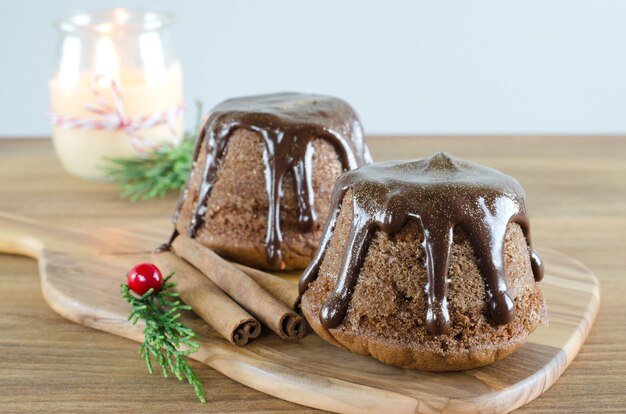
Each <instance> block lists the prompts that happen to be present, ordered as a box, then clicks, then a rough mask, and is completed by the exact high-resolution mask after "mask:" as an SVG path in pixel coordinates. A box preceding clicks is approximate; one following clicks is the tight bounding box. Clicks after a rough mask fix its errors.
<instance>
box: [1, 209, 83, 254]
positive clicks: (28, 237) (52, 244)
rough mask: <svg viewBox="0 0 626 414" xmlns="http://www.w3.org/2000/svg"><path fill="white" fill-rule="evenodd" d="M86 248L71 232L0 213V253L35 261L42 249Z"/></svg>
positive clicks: (67, 249) (69, 249)
mask: <svg viewBox="0 0 626 414" xmlns="http://www.w3.org/2000/svg"><path fill="white" fill-rule="evenodd" d="M86 247H87V246H85V245H84V244H83V243H81V242H80V241H79V240H76V237H75V235H74V234H73V232H70V231H66V230H63V229H60V228H55V227H48V226H45V225H43V224H41V223H38V222H36V221H34V220H30V219H28V218H25V217H20V216H16V215H14V214H10V213H5V212H2V211H0V253H8V254H18V255H22V256H28V257H32V258H35V259H37V258H39V256H40V255H41V252H42V251H43V250H44V248H48V249H52V250H64V251H72V250H76V249H79V250H84V249H85V248H86Z"/></svg>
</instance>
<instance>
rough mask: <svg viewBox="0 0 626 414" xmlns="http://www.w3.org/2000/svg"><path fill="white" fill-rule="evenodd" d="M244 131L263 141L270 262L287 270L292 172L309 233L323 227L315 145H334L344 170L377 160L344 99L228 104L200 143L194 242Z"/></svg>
mask: <svg viewBox="0 0 626 414" xmlns="http://www.w3.org/2000/svg"><path fill="white" fill-rule="evenodd" d="M239 129H245V130H248V131H252V132H254V133H257V134H259V135H260V136H261V137H262V138H263V143H264V152H263V164H264V171H265V182H266V191H267V196H268V201H269V208H268V220H267V233H266V237H265V247H266V254H267V261H268V263H269V264H271V265H272V266H273V267H277V268H282V267H283V266H284V264H283V258H282V251H281V246H282V233H281V228H280V205H281V197H282V184H283V179H284V177H285V175H286V174H287V173H288V172H291V174H292V175H293V178H294V182H295V187H296V188H295V190H296V191H295V193H296V201H297V209H298V226H299V228H300V229H301V230H302V231H303V232H309V231H312V230H313V229H314V226H315V224H316V222H317V213H316V211H315V199H314V193H313V178H312V176H313V174H312V160H313V146H312V145H311V143H312V141H313V140H315V139H322V140H325V141H327V142H329V143H331V144H332V145H333V146H334V148H335V150H336V151H337V154H338V156H339V159H340V161H341V164H342V166H343V168H344V171H346V170H351V169H354V168H357V167H359V166H361V165H364V164H366V163H369V162H371V157H370V155H369V151H368V149H367V147H366V146H365V144H364V142H363V134H362V130H361V126H360V124H359V121H358V119H357V117H356V114H355V113H354V112H353V110H352V109H351V108H350V106H348V105H347V104H346V103H345V102H343V101H341V100H339V99H335V98H330V97H326V96H317V95H301V94H294V93H288V94H277V95H263V96H255V97H249V98H239V99H232V100H228V101H225V102H223V103H222V104H220V105H218V106H217V107H216V108H215V109H214V110H213V111H212V112H211V114H210V115H209V116H208V118H207V120H206V122H205V124H204V126H203V128H202V130H201V132H200V135H199V138H198V142H197V144H196V150H195V153H194V163H195V162H196V161H197V159H198V156H199V154H200V146H201V145H205V146H206V147H207V160H206V163H205V165H204V169H203V171H202V177H203V179H202V184H201V187H200V192H199V197H198V200H197V203H196V205H195V207H194V213H193V216H192V219H191V224H190V227H189V236H190V237H194V236H195V234H196V232H197V230H198V229H199V228H200V227H201V226H202V224H203V223H204V219H205V216H206V212H207V203H208V199H209V195H210V193H211V190H212V188H213V185H214V183H215V180H216V179H217V173H218V169H219V165H220V160H221V159H222V158H223V156H224V154H225V151H226V147H227V144H228V140H229V138H230V136H232V134H233V133H234V132H235V131H236V130H239ZM189 181H191V180H188V182H189ZM186 191H187V190H185V192H186ZM184 196H185V193H183V197H184ZM183 200H184V198H181V200H180V201H179V207H178V209H177V212H176V213H175V214H174V221H176V218H177V217H178V214H179V211H180V208H181V206H182V201H183Z"/></svg>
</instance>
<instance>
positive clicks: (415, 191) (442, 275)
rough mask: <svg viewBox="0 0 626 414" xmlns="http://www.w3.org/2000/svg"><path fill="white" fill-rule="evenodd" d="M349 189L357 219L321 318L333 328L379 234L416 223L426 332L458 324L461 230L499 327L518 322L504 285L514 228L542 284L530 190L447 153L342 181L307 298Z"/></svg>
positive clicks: (310, 272) (376, 167) (308, 273)
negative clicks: (454, 268)
mask: <svg viewBox="0 0 626 414" xmlns="http://www.w3.org/2000/svg"><path fill="white" fill-rule="evenodd" d="M348 190H351V191H352V207H353V211H354V216H353V221H352V227H351V229H350V234H349V241H348V245H347V246H346V249H345V253H344V256H343V262H342V265H341V270H340V272H339V276H338V278H337V283H336V285H335V288H334V291H333V292H332V293H331V295H330V297H329V298H328V299H327V300H326V302H325V303H324V305H323V306H322V309H321V311H320V321H321V323H322V325H323V326H324V327H325V328H326V329H331V328H334V327H337V326H338V325H339V324H340V323H341V322H342V321H343V319H344V317H345V314H346V311H347V310H348V305H349V304H350V300H351V296H352V293H353V291H354V287H355V286H356V283H357V278H358V272H359V271H360V268H361V266H362V264H363V260H364V258H365V255H366V253H367V249H368V247H369V241H370V240H371V238H372V236H373V235H374V233H375V231H376V230H381V231H384V232H385V233H388V234H394V233H397V232H398V231H400V230H401V229H402V227H403V226H404V225H405V224H406V222H407V221H408V220H417V221H418V222H419V223H420V225H421V228H422V231H423V236H424V241H423V243H422V248H423V249H424V253H425V266H426V280H427V282H426V286H425V288H424V290H425V293H426V298H427V314H426V328H427V329H428V331H429V332H431V333H433V334H436V335H438V334H442V333H445V332H447V331H448V330H449V328H450V325H451V321H450V314H449V312H448V297H447V296H448V284H449V278H448V269H449V264H450V251H451V247H452V237H453V232H454V228H455V227H456V226H460V227H462V228H463V229H464V230H465V231H466V233H467V235H468V237H469V239H470V240H471V243H472V246H473V248H474V252H475V254H476V256H477V258H478V265H479V267H480V270H481V273H482V275H483V278H484V281H485V286H486V290H487V300H488V307H489V313H490V315H491V317H492V319H493V320H494V322H495V323H497V324H505V323H508V322H510V321H511V320H513V318H514V317H515V303H514V302H513V299H511V297H510V296H509V294H508V293H507V286H506V284H505V281H504V280H505V279H504V257H503V253H504V238H505V233H506V228H507V225H508V224H509V223H510V222H515V223H518V224H519V225H520V226H521V228H522V230H523V232H524V235H525V237H526V240H527V243H528V249H529V254H530V259H531V265H532V270H533V274H534V276H535V280H537V281H539V280H541V279H542V277H543V265H542V263H541V259H540V258H539V255H538V254H537V252H535V251H534V250H533V249H532V246H531V241H530V231H529V225H528V215H527V213H526V205H525V200H524V190H523V189H522V187H521V186H520V185H519V183H518V182H517V181H516V180H515V179H514V178H512V177H510V176H507V175H505V174H502V173H500V172H498V171H496V170H494V169H491V168H488V167H484V166H481V165H478V164H474V163H471V162H469V161H464V160H460V159H457V158H454V157H452V156H450V155H448V154H446V153H441V152H440V153H437V154H435V155H433V156H432V157H430V158H427V159H423V160H418V161H400V162H385V163H377V164H372V165H369V166H366V167H363V168H360V169H358V170H356V171H350V172H347V173H344V174H343V175H341V177H339V179H338V180H337V183H336V185H335V189H334V191H333V197H332V206H331V210H330V215H329V217H328V220H327V222H326V226H325V229H324V235H323V238H322V241H321V243H320V246H319V248H318V251H317V254H316V256H315V258H314V259H313V261H312V262H311V264H310V265H309V267H308V268H307V269H306V270H305V272H304V273H303V275H302V278H301V279H300V294H303V293H304V292H305V291H306V289H307V288H308V286H309V284H310V283H311V282H312V281H314V280H315V279H316V278H317V277H318V273H319V269H320V265H321V263H322V261H323V259H324V254H325V252H326V249H327V248H328V244H329V242H330V239H331V236H332V232H333V230H334V227H335V225H336V222H337V217H338V216H339V210H340V207H341V203H342V201H343V199H344V195H345V194H346V192H347V191H348Z"/></svg>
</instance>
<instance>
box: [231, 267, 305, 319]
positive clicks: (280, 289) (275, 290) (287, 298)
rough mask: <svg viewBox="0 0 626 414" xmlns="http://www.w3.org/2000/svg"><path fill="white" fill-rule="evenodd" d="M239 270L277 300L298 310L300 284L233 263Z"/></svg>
mask: <svg viewBox="0 0 626 414" xmlns="http://www.w3.org/2000/svg"><path fill="white" fill-rule="evenodd" d="M232 264H233V266H235V267H236V268H237V269H239V270H241V271H242V272H244V273H245V274H247V275H248V276H250V277H251V278H252V279H254V281H255V282H257V283H258V284H259V285H261V287H262V288H263V289H265V290H267V291H268V292H269V293H271V294H272V295H273V296H274V297H275V298H276V299H278V300H280V301H281V302H283V303H284V304H285V305H287V306H288V307H289V308H291V309H296V304H297V303H298V299H299V298H298V284H297V283H293V282H290V281H288V280H286V279H283V278H282V277H279V276H274V275H273V274H270V273H267V272H264V271H262V270H259V269H253V268H252V267H248V266H245V265H242V264H239V263H232Z"/></svg>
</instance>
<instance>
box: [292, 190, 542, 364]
mask: <svg viewBox="0 0 626 414" xmlns="http://www.w3.org/2000/svg"><path fill="white" fill-rule="evenodd" d="M350 201H351V196H350V193H349V192H348V194H346V198H345V200H344V202H343V207H342V210H341V213H340V215H339V218H338V221H337V226H336V228H335V231H334V234H333V238H332V240H331V243H330V246H329V248H328V251H327V252H326V256H325V258H324V261H323V263H322V265H321V268H320V273H319V277H318V279H317V280H315V281H314V282H312V283H311V284H310V285H309V288H308V290H307V291H306V292H305V294H304V295H303V297H302V303H301V306H302V311H303V313H304V316H305V317H306V319H307V320H308V321H309V323H310V325H311V326H312V327H313V329H314V330H315V332H316V333H317V334H318V335H320V336H321V337H322V338H323V339H325V340H326V341H328V342H330V343H332V344H334V345H336V346H338V347H341V348H345V349H348V350H350V351H352V352H356V353H358V354H363V355H371V356H373V357H374V358H376V359H378V360H380V361H382V362H384V363H387V364H393V365H397V366H400V367H403V368H419V369H423V370H429V371H453V370H463V369H469V368H475V367H478V366H481V365H486V364H490V363H492V362H494V361H496V360H498V359H501V358H504V357H506V356H507V355H509V354H510V353H512V352H513V351H514V350H515V349H517V348H518V347H519V346H521V345H522V344H523V343H524V342H525V341H526V339H527V337H528V335H529V334H530V333H531V332H532V331H533V330H534V329H535V328H536V327H537V325H538V324H539V323H541V322H542V321H545V320H546V311H545V305H544V299H543V294H542V292H541V290H540V289H539V288H538V285H537V283H536V282H535V279H534V276H533V273H532V269H531V264H530V258H529V253H528V246H527V244H526V239H525V237H524V235H523V233H522V230H521V228H520V227H519V226H518V225H517V224H510V225H509V227H508V229H507V234H506V239H505V253H504V261H505V274H506V276H505V280H506V284H507V287H508V289H509V294H510V296H511V297H512V298H513V300H514V301H515V303H516V316H515V319H514V320H513V321H512V322H510V323H508V324H506V325H495V324H494V323H493V322H492V321H491V318H490V317H489V315H488V310H487V298H486V293H485V284H484V282H483V279H482V277H481V275H480V272H479V270H478V266H477V264H476V257H475V255H474V252H473V249H472V246H471V244H470V241H469V240H468V238H467V236H466V235H465V233H464V232H463V230H462V229H460V228H457V229H455V232H454V241H453V246H452V256H451V260H450V271H449V277H450V285H449V295H448V300H449V312H450V316H451V319H452V328H451V330H450V332H448V333H447V334H444V335H432V334H430V333H429V332H428V331H427V330H426V327H425V317H426V296H425V294H424V290H423V289H424V285H425V283H426V274H425V268H424V253H423V250H422V248H421V243H422V232H421V228H420V227H419V225H418V224H417V223H415V222H410V223H408V224H407V225H406V226H405V227H404V228H403V229H402V230H401V231H400V232H399V233H397V234H395V235H391V236H390V235H387V234H386V233H384V232H381V231H379V232H377V233H376V234H375V236H374V238H373V239H372V242H371V245H370V248H369V250H368V253H367V255H366V258H365V261H364V264H363V266H362V268H361V272H360V275H359V279H358V282H357V285H356V287H355V291H354V295H353V297H352V301H351V303H350V306H349V308H348V312H347V314H346V317H345V319H344V321H343V322H342V324H341V325H339V326H338V327H337V328H334V329H330V330H327V329H325V328H323V327H322V326H321V324H320V321H319V312H320V308H321V306H322V305H323V303H324V301H325V300H326V299H327V298H328V296H329V295H330V293H331V291H332V289H333V288H334V286H335V281H336V279H337V274H338V273H339V269H340V266H341V259H342V254H343V252H344V248H345V246H346V244H347V238H348V233H349V230H350V221H351V219H352V207H351V206H352V203H351V202H350Z"/></svg>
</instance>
